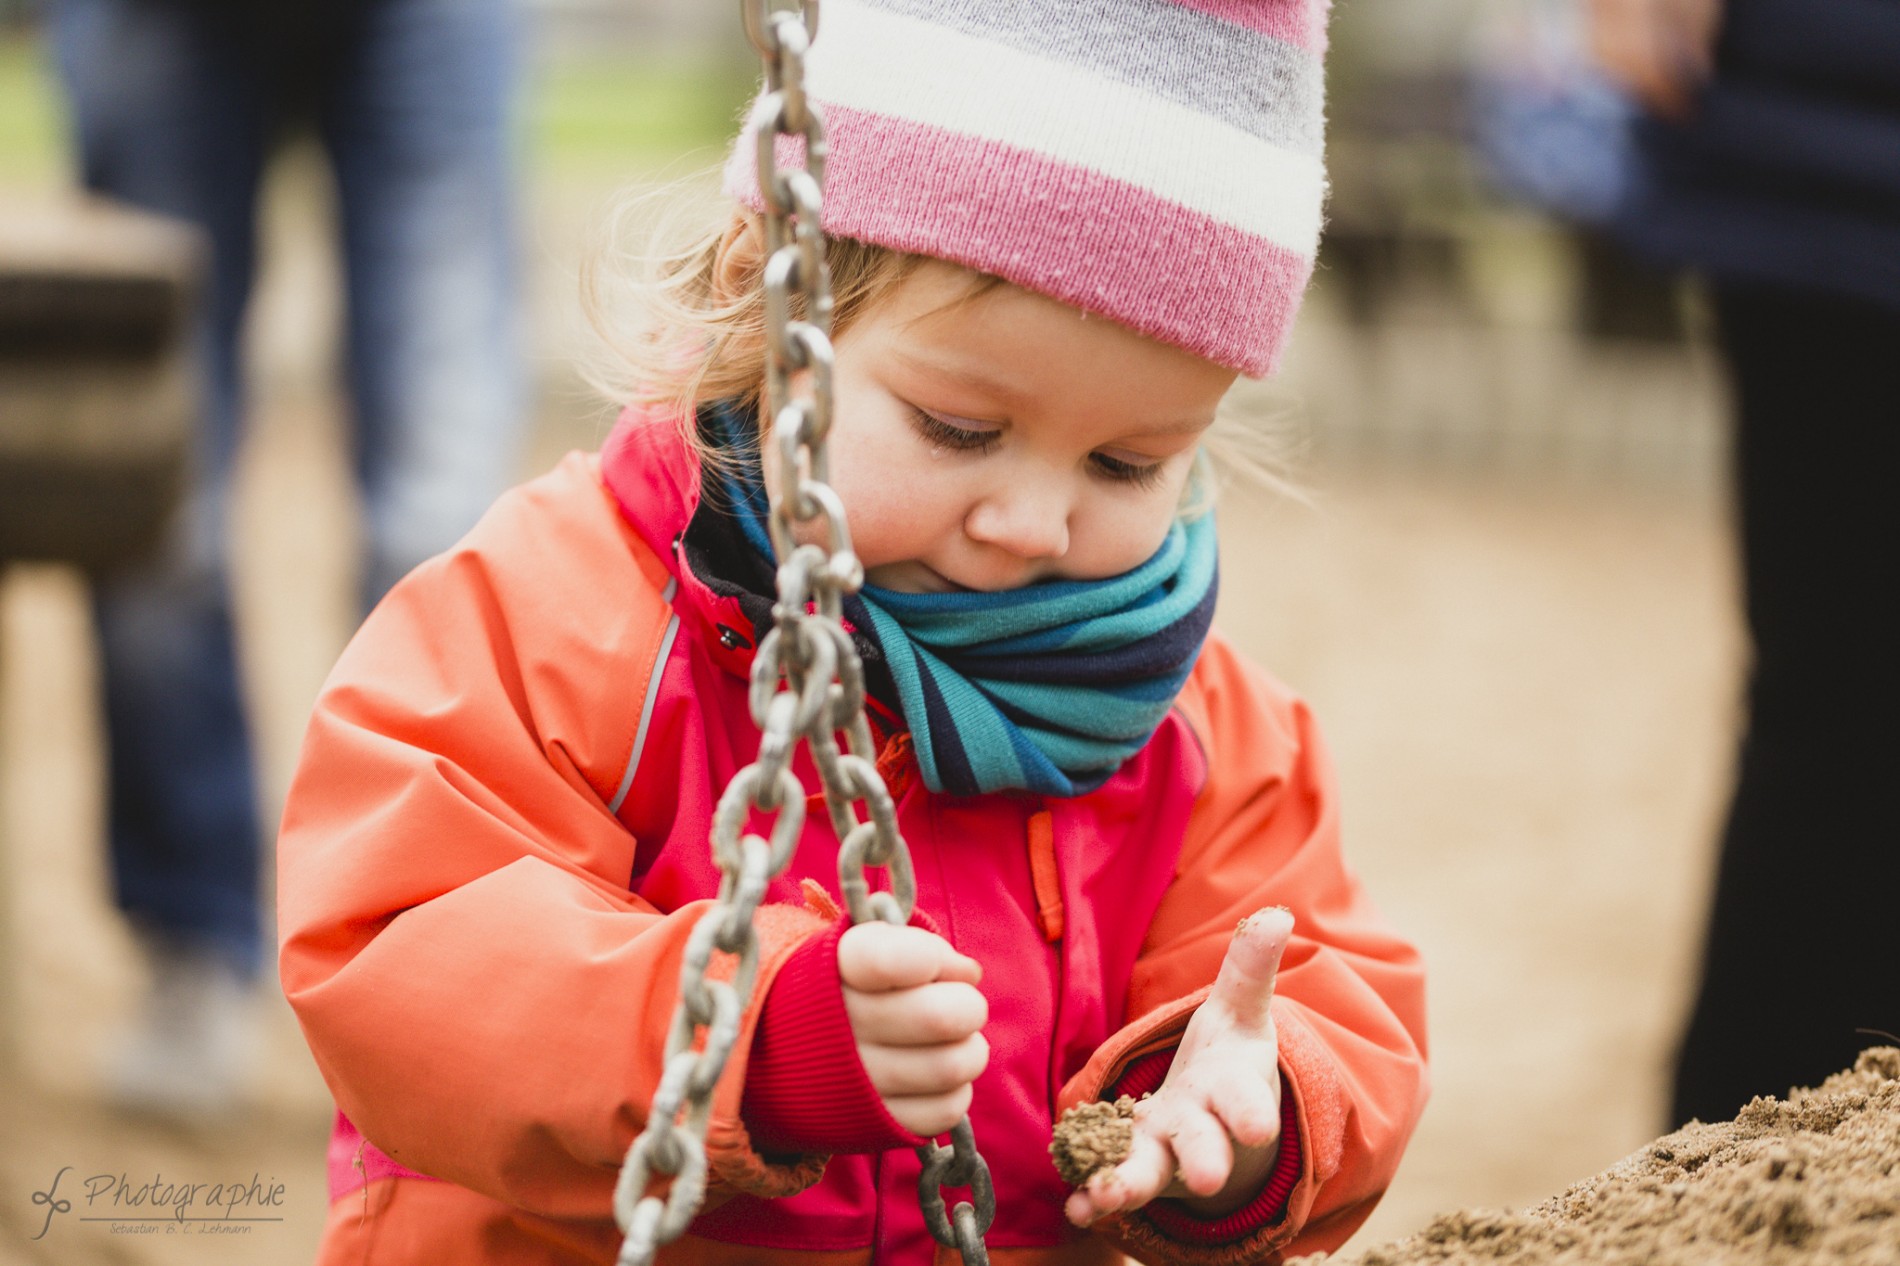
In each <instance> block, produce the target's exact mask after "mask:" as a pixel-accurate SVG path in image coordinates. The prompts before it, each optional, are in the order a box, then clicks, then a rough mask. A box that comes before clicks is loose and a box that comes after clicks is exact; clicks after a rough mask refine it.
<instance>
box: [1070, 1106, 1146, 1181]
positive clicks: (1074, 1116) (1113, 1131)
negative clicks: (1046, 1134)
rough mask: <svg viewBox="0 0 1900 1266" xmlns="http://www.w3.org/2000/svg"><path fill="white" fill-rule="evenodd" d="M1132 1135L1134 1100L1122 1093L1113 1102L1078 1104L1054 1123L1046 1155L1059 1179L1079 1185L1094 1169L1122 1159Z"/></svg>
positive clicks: (1111, 1164) (1126, 1155) (1117, 1162)
mask: <svg viewBox="0 0 1900 1266" xmlns="http://www.w3.org/2000/svg"><path fill="white" fill-rule="evenodd" d="M1134 1137H1135V1100H1134V1099H1132V1098H1130V1097H1129V1096H1127V1095H1123V1096H1122V1097H1121V1098H1119V1099H1117V1100H1115V1102H1113V1103H1105V1102H1095V1103H1078V1104H1076V1105H1075V1106H1074V1107H1073V1108H1070V1109H1069V1110H1068V1111H1067V1112H1065V1113H1063V1114H1062V1120H1060V1121H1058V1122H1056V1132H1055V1139H1054V1140H1053V1141H1052V1142H1051V1143H1050V1144H1049V1155H1050V1156H1052V1157H1053V1158H1054V1159H1055V1162H1056V1172H1057V1173H1059V1174H1061V1175H1062V1181H1063V1182H1066V1183H1068V1184H1069V1185H1070V1186H1071V1187H1080V1186H1081V1185H1082V1184H1083V1183H1085V1182H1087V1181H1088V1180H1089V1178H1090V1177H1091V1176H1093V1175H1094V1174H1095V1173H1096V1172H1097V1171H1099V1170H1104V1169H1111V1168H1113V1167H1114V1166H1116V1165H1119V1164H1121V1163H1122V1161H1124V1160H1126V1159H1127V1158H1128V1148H1129V1146H1130V1144H1131V1143H1132V1142H1133V1140H1134Z"/></svg>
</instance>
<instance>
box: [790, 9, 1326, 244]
mask: <svg viewBox="0 0 1900 1266" xmlns="http://www.w3.org/2000/svg"><path fill="white" fill-rule="evenodd" d="M825 10H826V13H827V14H828V15H829V14H832V13H837V14H838V20H836V21H830V22H823V23H821V25H820V28H819V33H818V37H817V38H816V39H815V40H813V41H812V50H811V54H810V61H809V65H808V68H807V79H806V82H807V84H808V86H809V88H810V91H811V93H812V95H813V96H814V97H816V98H817V99H818V100H819V101H820V102H824V101H836V102H838V103H840V104H842V105H848V106H852V107H855V108H857V109H860V110H866V111H870V112H872V113H875V114H882V115H887V116H891V117H894V118H899V119H906V120H910V121H912V122H916V123H922V124H926V125H929V126H933V127H938V128H942V129H944V130H946V131H949V132H960V133H964V134H968V135H975V136H980V137H984V138H988V139H993V140H998V141H1002V142H1006V143H1008V144H1011V145H1015V146H1020V147H1023V148H1026V149H1031V150H1035V151H1037V152H1038V153H1045V154H1048V155H1049V156H1051V157H1052V158H1057V159H1060V160H1062V161H1064V162H1067V163H1074V164H1077V165H1079V166H1083V167H1087V168H1091V169H1093V170H1095V171H1099V172H1101V173H1102V174H1104V175H1106V176H1110V177H1113V178H1115V179H1118V180H1123V181H1127V182H1128V183H1130V184H1133V185H1137V186H1139V187H1141V188H1142V189H1145V190H1147V191H1149V192H1151V193H1153V194H1154V195H1155V196H1156V197H1158V198H1162V199H1165V200H1168V201H1171V202H1175V203H1179V204H1181V205H1183V206H1186V207H1190V208H1192V209H1194V210H1196V211H1199V212H1202V213H1203V214H1205V215H1208V216H1211V217H1213V218H1215V219H1217V220H1220V221H1222V222H1224V223H1227V224H1231V225H1233V226H1234V227H1235V228H1237V229H1240V230H1241V231H1243V232H1246V233H1254V234H1258V235H1260V236H1261V237H1264V238H1266V239H1267V240H1268V241H1270V242H1273V243H1274V244H1276V245H1278V246H1282V247H1285V248H1286V249H1288V250H1291V251H1295V252H1297V253H1299V254H1300V255H1303V256H1305V257H1307V258H1311V257H1312V256H1313V254H1314V251H1315V249H1316V244H1317V243H1318V241H1319V231H1320V220H1321V204H1322V202H1323V200H1324V196H1325V189H1326V175H1325V167H1324V164H1323V163H1322V162H1321V160H1320V159H1318V158H1317V157H1312V156H1308V155H1302V154H1298V153H1295V152H1293V151H1290V150H1287V149H1284V148H1282V147H1280V146H1277V145H1273V144H1270V143H1269V142H1266V141H1263V140H1261V139H1259V138H1257V137H1254V136H1250V135H1248V134H1247V133H1245V132H1243V131H1241V130H1239V129H1238V128H1235V127H1233V126H1231V125H1229V124H1226V123H1223V122H1221V121H1220V120H1218V119H1216V118H1214V117H1212V116H1210V115H1207V114H1203V113H1200V112H1198V111H1196V110H1193V109H1190V108H1188V107H1186V106H1183V105H1180V104H1178V103H1176V102H1173V101H1167V100H1164V99H1162V98H1160V97H1157V96H1154V95H1153V94H1151V93H1147V92H1144V91H1142V90H1140V89H1138V88H1134V87H1130V86H1129V85H1126V84H1123V83H1118V82H1116V81H1114V80H1111V79H1107V78H1104V77H1102V76H1098V75H1094V74H1091V73H1089V72H1088V71H1087V70H1086V69H1083V68H1081V67H1078V66H1074V65H1070V64H1065V63H1062V62H1057V61H1051V60H1048V59H1046V58H1042V57H1037V56H1035V55H1033V54H1029V53H1025V52H1022V51H1020V50H1017V49H1013V48H1010V47H1008V46H1007V45H1004V44H1001V43H997V42H994V41H988V40H983V39H979V38H976V37H973V36H970V35H967V34H964V33H963V32H961V31H957V30H954V29H952V28H950V27H947V26H942V25H938V24H935V23H931V22H927V21H922V20H919V19H917V18H912V17H906V16H904V15H901V14H895V13H888V12H884V11H881V10H878V9H873V8H869V7H867V6H866V5H864V4H861V3H857V2H856V0H825ZM842 10H849V12H848V14H846V13H842V12H840V11H842ZM756 121H757V120H756V118H755V119H754V122H755V123H756ZM1105 210H1106V213H1108V214H1113V211H1112V210H1110V209H1105Z"/></svg>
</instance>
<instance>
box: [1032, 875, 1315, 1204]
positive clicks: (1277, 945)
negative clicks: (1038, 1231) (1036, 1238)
mask: <svg viewBox="0 0 1900 1266" xmlns="http://www.w3.org/2000/svg"><path fill="white" fill-rule="evenodd" d="M1292 934H1293V916H1292V915H1291V914H1289V913H1288V912H1287V911H1285V910H1283V909H1280V908H1278V907H1273V908H1269V909H1265V910H1261V911H1259V912H1257V913H1256V914H1254V915H1252V916H1251V917H1249V918H1248V919H1246V920H1245V921H1244V922H1242V923H1241V925H1240V928H1239V930H1238V931H1236V932H1235V933H1234V939H1233V941H1232V942H1230V943H1229V945H1228V947H1227V957H1226V958H1225V959H1223V960H1222V962H1221V968H1220V975H1219V976H1218V977H1216V978H1215V981H1214V989H1213V992H1212V993H1210V994H1209V995H1208V997H1207V1001H1206V1002H1203V1003H1202V1004H1201V1005H1200V1006H1199V1007H1198V1008H1196V1010H1195V1012H1194V1016H1193V1018H1192V1019H1191V1020H1189V1021H1188V1026H1187V1031H1186V1032H1184V1033H1183V1034H1182V1035H1181V1045H1180V1047H1179V1049H1178V1050H1177V1051H1176V1052H1175V1056H1174V1064H1173V1066H1172V1067H1171V1068H1169V1070H1168V1079H1167V1080H1166V1081H1164V1082H1163V1083H1162V1084H1161V1089H1159V1090H1157V1091H1155V1093H1154V1094H1153V1095H1151V1096H1150V1097H1149V1098H1147V1099H1144V1100H1143V1101H1142V1102H1141V1103H1140V1104H1138V1105H1137V1106H1136V1108H1135V1123H1134V1137H1133V1139H1132V1140H1131V1141H1130V1146H1129V1151H1128V1157H1127V1159H1125V1160H1123V1161H1122V1163H1121V1164H1119V1165H1116V1166H1115V1167H1114V1168H1112V1169H1105V1170H1102V1171H1101V1172H1099V1173H1097V1174H1096V1175H1095V1176H1094V1177H1092V1178H1090V1179H1089V1181H1088V1182H1087V1183H1085V1184H1084V1185H1083V1186H1082V1187H1081V1188H1080V1189H1078V1190H1077V1191H1076V1192H1075V1193H1074V1194H1072V1195H1071V1196H1070V1197H1069V1200H1068V1204H1067V1205H1066V1206H1064V1209H1063V1212H1064V1213H1066V1214H1067V1215H1068V1218H1069V1220H1070V1221H1071V1222H1073V1223H1075V1224H1076V1225H1077V1226H1087V1225H1088V1224H1089V1223H1091V1222H1093V1221H1095V1220H1096V1219H1097V1218H1099V1217H1101V1216H1103V1215H1104V1214H1108V1213H1114V1212H1117V1211H1118V1210H1122V1209H1133V1208H1138V1207H1139V1206H1141V1205H1144V1204H1147V1203H1148V1202H1149V1201H1150V1200H1153V1199H1155V1198H1156V1197H1158V1196H1180V1197H1185V1198H1186V1199H1187V1200H1188V1202H1189V1206H1190V1207H1191V1208H1193V1209H1194V1210H1195V1211H1196V1212H1198V1213H1202V1214H1205V1215H1207V1216H1210V1217H1218V1216H1220V1215H1221V1214H1224V1213H1229V1212H1232V1211H1233V1210H1234V1209H1237V1208H1239V1207H1240V1206H1241V1205H1243V1204H1245V1203H1246V1202H1247V1201H1248V1200H1249V1199H1251V1198H1253V1196H1254V1195H1255V1193H1257V1192H1258V1191H1259V1190H1260V1187H1261V1185H1262V1184H1263V1183H1265V1182H1266V1180H1267V1176H1268V1174H1269V1173H1270V1172H1271V1171H1272V1169H1273V1163H1274V1159H1275V1157H1276V1156H1277V1155H1278V1154H1279V1142H1280V1044H1279V1039H1278V1038H1277V1037H1276V1036H1275V1034H1274V1030H1273V1017H1272V1015H1271V1014H1270V1013H1269V1011H1268V1007H1267V1004H1268V1003H1269V1002H1270V1001H1271V1000H1272V998H1273V979H1274V975H1275V973H1277V972H1278V971H1279V968H1280V954H1281V952H1282V951H1284V950H1285V949H1286V943H1287V939H1288V938H1289V937H1291V936H1292Z"/></svg>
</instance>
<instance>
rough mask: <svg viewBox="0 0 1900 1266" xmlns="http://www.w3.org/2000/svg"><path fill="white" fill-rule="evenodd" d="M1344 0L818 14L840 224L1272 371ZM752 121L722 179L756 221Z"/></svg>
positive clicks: (1291, 289)
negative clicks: (1330, 23)
mask: <svg viewBox="0 0 1900 1266" xmlns="http://www.w3.org/2000/svg"><path fill="white" fill-rule="evenodd" d="M1328 4H1329V0H823V4H822V10H821V18H820V22H819V27H818V34H817V37H816V39H815V40H814V41H813V43H812V51H811V54H810V58H809V61H808V65H807V74H806V86H807V91H808V92H809V93H810V94H811V96H812V98H813V99H814V100H816V101H817V102H819V104H820V106H821V107H822V109H823V110H824V115H825V124H826V131H827V133H828V137H829V142H830V151H831V157H830V161H829V163H828V165H827V168H826V181H825V203H824V207H825V229H826V231H827V232H829V233H831V234H833V235H835V236H841V237H851V238H857V239H859V240H862V241H866V242H870V243H874V244H876V245H880V246H885V247H890V248H893V249H896V250H901V251H907V252H913V253H917V254H923V255H931V256H935V257H937V258H940V259H946V260H949V261H951V262H954V263H958V264H963V265H966V266H968V267H970V268H974V269H977V270H979V271H981V272H986V273H993V274H995V275H997V276H999V277H1002V278H1004V279H1005V280H1007V281H1011V282H1014V283H1016V284H1017V285H1020V286H1023V287H1025V288H1027V289H1030V290H1035V291H1038V292H1040V293H1042V294H1045V295H1048V296H1050V297H1051V298H1054V299H1058V300H1060V301H1062V302H1063V303H1067V304H1069V305H1071V306H1073V307H1077V308H1081V309H1083V310H1085V311H1088V312H1093V313H1096V314H1098V315H1101V316H1105V317H1108V318H1109V319H1111V320H1114V321H1117V322H1119V323H1121V324H1122V325H1125V326H1128V327H1129V328H1131V329H1134V330H1137V331H1139V332H1141V333H1143V334H1147V335H1150V336H1151V337H1154V338H1157V339H1160V340H1162V341H1164V342H1168V343H1173V344H1175V345H1177V346H1180V347H1183V348H1185V349H1187V350H1188V351H1190V352H1193V353H1195V354H1196V355H1198V356H1202V357H1205V358H1206V359H1208V360H1211V361H1215V362H1217V363H1219V364H1222V365H1225V366H1228V367H1229V368H1232V369H1236V370H1239V371H1240V372H1242V373H1245V374H1248V375H1250V376H1253V377H1261V376H1264V375H1266V374H1268V373H1270V372H1272V370H1273V368H1274V366H1275V364H1276V363H1277V362H1278V360H1279V357H1280V351H1281V348H1282V347H1283V346H1284V344H1285V342H1286V338H1287V334H1288V331H1289V329H1290V328H1291V326H1292V323H1293V315H1294V313H1295V312H1296V311H1297V310H1298V308H1299V304H1300V297H1301V295H1302V294H1303V293H1304V291H1305V289H1306V283H1307V280H1308V279H1309V277H1310V276H1311V275H1312V270H1313V257H1314V253H1315V251H1316V249H1317V247H1318V243H1319V230H1320V207H1321V202H1322V200H1323V198H1324V196H1325V189H1326V178H1325V167H1324V163H1323V159H1322V142H1323V136H1324V127H1325V120H1324V116H1323V105H1324V84H1323V78H1322V70H1321V60H1322V56H1323V54H1324V52H1325V44H1326V11H1327V7H1328ZM758 123H759V112H758V110H757V108H756V106H755V109H754V110H753V112H752V114H751V116H750V118H749V121H748V123H747V125H746V127H745V129H744V131H743V133H742V135H741V137H740V139H739V142H738V144H737V145H736V146H735V147H734V149H733V153H732V157H731V159H730V161H729V162H728V163H727V167H726V188H727V191H728V192H729V193H730V194H732V195H733V196H734V197H736V198H738V199H739V200H740V201H741V202H743V203H745V204H746V205H748V206H750V207H752V208H753V209H754V210H758V209H761V208H762V207H763V205H764V204H763V201H762V199H761V198H760V196H759V190H758V174H757V160H756V150H755V146H754V144H753V142H752V139H751V138H752V136H753V129H754V128H755V127H757V126H758ZM800 143H801V142H796V141H789V140H781V141H780V142H779V144H780V145H781V146H790V145H796V144H800ZM793 152H795V151H787V152H786V153H785V154H784V156H783V157H782V158H781V160H780V161H781V162H787V161H789V160H790V158H791V157H792V153H793Z"/></svg>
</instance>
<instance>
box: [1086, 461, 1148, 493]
mask: <svg viewBox="0 0 1900 1266" xmlns="http://www.w3.org/2000/svg"><path fill="white" fill-rule="evenodd" d="M1089 461H1090V462H1091V463H1092V464H1093V465H1094V467H1095V469H1096V470H1097V471H1099V472H1100V473H1101V475H1102V477H1103V478H1105V479H1109V480H1113V481H1114V482H1115V483H1118V484H1129V485H1131V486H1133V487H1136V488H1152V487H1154V486H1155V485H1156V484H1158V483H1160V482H1161V472H1162V469H1163V468H1164V467H1165V466H1166V465H1167V463H1166V462H1148V463H1146V464H1137V463H1135V462H1125V461H1123V460H1122V459H1121V458H1119V457H1110V456H1109V455H1108V454H1107V453H1091V454H1089Z"/></svg>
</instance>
